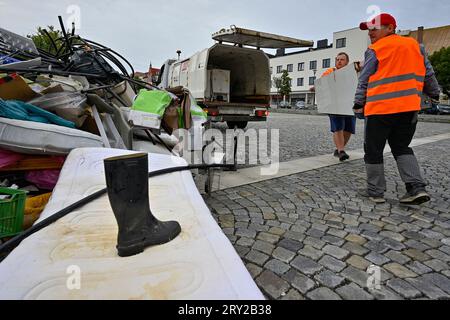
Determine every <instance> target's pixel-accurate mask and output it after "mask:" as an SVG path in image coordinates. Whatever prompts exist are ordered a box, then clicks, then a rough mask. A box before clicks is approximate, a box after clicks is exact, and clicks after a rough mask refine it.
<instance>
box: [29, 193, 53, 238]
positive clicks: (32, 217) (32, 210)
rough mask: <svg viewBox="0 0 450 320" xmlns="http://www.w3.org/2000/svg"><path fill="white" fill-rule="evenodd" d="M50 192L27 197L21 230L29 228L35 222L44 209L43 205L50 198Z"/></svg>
mask: <svg viewBox="0 0 450 320" xmlns="http://www.w3.org/2000/svg"><path fill="white" fill-rule="evenodd" d="M51 195H52V194H51V193H46V194H42V195H40V196H36V197H31V198H27V200H26V201H25V213H24V218H23V230H26V229H29V228H30V227H31V226H32V225H33V223H35V222H36V221H37V220H38V219H39V217H40V216H41V213H42V211H44V209H45V206H46V205H47V203H48V201H49V200H50V197H51Z"/></svg>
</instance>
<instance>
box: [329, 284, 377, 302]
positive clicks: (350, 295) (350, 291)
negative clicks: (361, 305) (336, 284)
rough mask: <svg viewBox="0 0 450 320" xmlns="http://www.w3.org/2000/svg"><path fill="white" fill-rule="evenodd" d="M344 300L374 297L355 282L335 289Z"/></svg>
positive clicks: (371, 298) (372, 298) (370, 298)
mask: <svg viewBox="0 0 450 320" xmlns="http://www.w3.org/2000/svg"><path fill="white" fill-rule="evenodd" d="M336 292H337V293H338V294H339V295H340V296H341V297H342V298H343V299H344V300H358V301H360V300H374V297H373V296H372V295H370V294H368V293H367V292H366V291H364V290H363V289H362V288H361V287H359V286H358V285H357V284H355V283H351V284H349V285H346V286H344V287H341V288H339V289H337V290H336Z"/></svg>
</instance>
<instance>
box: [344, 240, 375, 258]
mask: <svg viewBox="0 0 450 320" xmlns="http://www.w3.org/2000/svg"><path fill="white" fill-rule="evenodd" d="M342 249H344V250H347V251H350V252H351V253H353V254H356V255H358V256H364V255H365V254H366V253H368V252H369V250H368V249H366V248H364V247H362V246H360V245H359V244H357V243H353V242H347V243H346V244H344V245H343V246H342Z"/></svg>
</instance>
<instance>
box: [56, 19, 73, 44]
mask: <svg viewBox="0 0 450 320" xmlns="http://www.w3.org/2000/svg"><path fill="white" fill-rule="evenodd" d="M58 20H59V25H60V26H61V30H62V33H63V36H64V39H65V40H66V46H67V49H69V51H70V53H73V50H72V47H71V46H70V41H69V37H68V36H67V32H66V29H65V27H64V22H63V20H62V17H61V16H58Z"/></svg>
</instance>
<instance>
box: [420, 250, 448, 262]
mask: <svg viewBox="0 0 450 320" xmlns="http://www.w3.org/2000/svg"><path fill="white" fill-rule="evenodd" d="M425 253H426V254H428V255H429V256H430V257H433V258H434V259H437V260H441V261H445V262H450V256H449V255H448V254H445V253H443V252H442V251H439V250H429V251H426V252H425Z"/></svg>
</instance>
